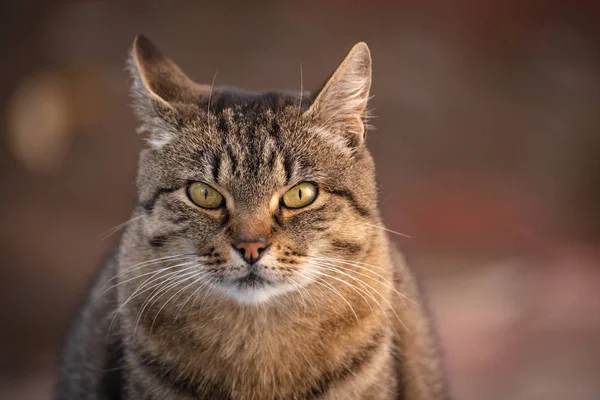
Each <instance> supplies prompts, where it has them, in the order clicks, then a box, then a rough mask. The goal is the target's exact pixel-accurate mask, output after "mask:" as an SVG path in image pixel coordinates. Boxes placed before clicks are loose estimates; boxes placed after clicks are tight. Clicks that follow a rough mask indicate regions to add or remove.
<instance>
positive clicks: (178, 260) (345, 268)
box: [55, 35, 449, 400]
mask: <svg viewBox="0 0 600 400" xmlns="http://www.w3.org/2000/svg"><path fill="white" fill-rule="evenodd" d="M128 66H129V70H130V71H131V74H132V77H133V84H132V96H133V99H134V110H135V113H136V114H137V116H138V118H139V119H140V121H141V128H140V130H141V131H143V132H145V134H146V135H147V136H146V137H147V146H145V148H144V149H143V150H142V151H141V154H140V160H139V169H138V176H137V189H138V202H137V205H136V206H135V207H134V210H133V215H132V219H131V221H130V222H129V224H128V225H127V226H126V228H125V230H124V232H123V235H122V237H121V239H120V242H119V244H118V246H117V248H116V249H115V250H114V252H113V253H112V254H111V255H110V256H109V257H108V258H107V260H106V262H105V264H104V266H103V267H102V268H101V269H100V271H99V272H98V275H97V277H96V279H95V281H94V283H93V286H92V288H91V290H90V293H89V295H88V300H87V301H86V302H85V304H84V306H83V308H82V310H81V311H80V313H79V315H78V317H77V318H76V320H75V322H74V324H73V326H72V328H71V331H70V333H69V336H68V338H67V343H66V345H65V349H64V354H63V358H62V363H61V368H60V377H59V382H58V385H57V388H56V392H55V398H56V399H58V400H71V399H92V400H96V399H206V400H208V399H211V400H213V399H217V400H220V399H223V400H268V399H273V400H274V399H280V400H283V399H290V400H293V399H324V400H326V399H343V400H354V399H361V400H367V399H377V400H388V399H390V400H391V399H394V400H396V399H404V400H442V399H443V400H446V399H448V398H449V395H448V392H447V385H446V383H445V378H444V373H443V368H442V362H441V358H440V356H439V351H438V348H437V344H436V341H435V338H434V333H433V329H432V324H431V322H430V320H429V318H428V316H427V314H426V312H425V307H424V305H423V302H422V301H421V300H420V294H419V290H418V287H417V284H416V282H415V280H414V278H413V276H412V274H411V272H410V270H409V268H408V267H407V265H406V264H405V263H404V260H403V257H402V256H401V254H400V253H399V252H397V251H396V250H395V249H394V247H393V245H392V244H391V242H390V240H389V238H388V237H387V234H386V231H385V229H382V227H383V225H382V220H381V217H380V212H379V210H378V200H377V187H376V183H375V170H374V163H373V159H372V157H371V155H370V153H369V151H368V149H367V147H366V145H365V139H366V133H367V127H368V125H367V118H368V115H367V114H368V111H367V102H368V99H369V91H370V86H371V55H370V51H369V48H368V47H367V45H366V44H365V43H358V44H357V45H355V46H354V47H353V48H352V50H351V51H350V52H349V54H348V55H347V57H346V58H345V59H344V61H343V62H342V63H341V65H340V66H339V67H338V68H337V70H336V71H335V72H334V73H333V75H332V76H331V77H330V78H329V79H328V80H327V81H326V83H325V84H324V85H323V86H322V87H321V88H320V89H319V90H317V91H315V92H314V93H312V94H309V93H304V92H302V91H301V93H285V92H264V93H253V92H245V91H242V90H238V89H232V88H225V87H223V88H220V87H214V82H213V85H201V84H197V83H195V82H193V81H192V80H191V79H190V78H188V77H187V75H185V74H184V72H182V70H181V69H180V68H179V67H178V66H177V65H176V64H175V63H174V62H173V61H171V60H170V59H169V58H167V57H165V56H163V55H162V53H161V52H160V51H159V50H158V49H157V48H156V47H155V45H153V44H152V43H151V42H150V41H149V40H148V39H147V38H146V37H145V36H143V35H140V36H138V37H137V38H136V39H135V41H134V45H133V49H132V51H131V56H130V59H129V62H128Z"/></svg>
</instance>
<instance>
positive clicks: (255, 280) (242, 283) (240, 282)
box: [233, 269, 273, 289]
mask: <svg viewBox="0 0 600 400" xmlns="http://www.w3.org/2000/svg"><path fill="white" fill-rule="evenodd" d="M233 282H234V283H235V284H236V285H237V286H238V288H239V289H258V288H262V287H265V286H270V285H272V284H273V282H272V281H271V280H270V279H268V278H266V277H264V276H263V275H261V274H260V273H259V272H258V270H256V269H250V270H249V271H248V273H247V274H246V275H244V276H242V277H239V278H236V279H234V280H233Z"/></svg>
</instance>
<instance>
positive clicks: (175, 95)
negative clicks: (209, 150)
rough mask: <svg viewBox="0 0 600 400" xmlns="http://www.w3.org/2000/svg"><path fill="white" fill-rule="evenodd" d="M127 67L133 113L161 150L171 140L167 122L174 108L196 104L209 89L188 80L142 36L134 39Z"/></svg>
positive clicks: (171, 131) (154, 144)
mask: <svg viewBox="0 0 600 400" xmlns="http://www.w3.org/2000/svg"><path fill="white" fill-rule="evenodd" d="M128 67H129V70H130V72H131V77H132V79H133V83H132V86H131V93H132V97H133V102H134V104H133V105H134V110H135V112H136V114H137V116H138V118H139V119H140V120H141V122H142V126H141V127H140V130H141V131H142V132H147V133H149V134H150V137H149V138H148V142H149V143H150V144H151V145H153V146H154V147H160V146H162V145H164V144H166V143H168V142H169V141H170V140H171V139H172V138H173V135H174V132H173V131H174V130H173V127H172V124H171V123H170V120H172V119H173V115H174V114H175V110H176V108H177V107H178V106H179V105H182V104H186V103H188V104H189V103H193V102H194V101H197V100H198V99H199V98H200V97H202V96H203V95H206V94H208V92H209V91H210V87H209V86H207V85H199V84H197V83H195V82H194V81H192V80H191V79H190V78H188V76H187V75H186V74H185V73H184V72H183V71H182V70H181V69H180V68H179V67H178V66H177V65H176V64H175V63H174V62H173V61H171V60H170V59H169V58H167V57H165V56H164V55H163V54H162V53H161V52H160V50H159V49H158V48H157V47H156V46H155V45H154V44H153V43H152V42H151V41H150V40H149V39H148V38H147V37H145V36H144V35H139V36H137V37H136V38H135V40H134V42H133V47H132V49H131V55H130V57H129V60H128Z"/></svg>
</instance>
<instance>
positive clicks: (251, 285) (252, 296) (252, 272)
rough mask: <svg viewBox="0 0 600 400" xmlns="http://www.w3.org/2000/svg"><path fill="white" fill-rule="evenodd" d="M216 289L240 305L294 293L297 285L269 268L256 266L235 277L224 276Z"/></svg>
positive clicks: (240, 272) (249, 267) (248, 267)
mask: <svg viewBox="0 0 600 400" xmlns="http://www.w3.org/2000/svg"><path fill="white" fill-rule="evenodd" d="M215 287H216V288H217V289H219V290H221V291H222V292H224V293H226V294H227V295H229V296H231V297H233V298H234V299H236V300H237V301H239V302H240V303H246V304H257V303H262V302H264V301H266V300H268V299H270V298H272V297H274V296H277V295H280V294H283V293H286V292H289V291H292V290H294V289H295V288H296V285H295V284H293V283H291V282H287V281H286V280H285V279H282V278H281V276H278V275H277V274H273V273H272V271H271V269H270V268H268V267H267V266H264V265H259V264H256V265H252V266H247V267H246V268H243V272H242V271H239V273H238V274H235V275H234V276H232V275H229V276H223V277H222V278H221V279H219V281H218V283H217V284H216V285H215Z"/></svg>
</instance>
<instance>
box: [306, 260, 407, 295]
mask: <svg viewBox="0 0 600 400" xmlns="http://www.w3.org/2000/svg"><path fill="white" fill-rule="evenodd" d="M307 258H309V259H315V260H321V261H332V262H339V263H341V264H345V265H350V266H353V267H356V268H361V269H364V270H367V271H369V272H371V273H372V274H375V275H377V276H378V277H379V278H381V279H383V280H384V281H385V282H386V283H387V284H388V285H390V286H389V288H390V289H391V290H393V291H394V293H396V294H397V295H398V296H400V297H402V298H403V299H406V300H408V301H410V302H411V303H413V304H417V303H416V302H415V301H414V300H412V299H411V298H410V297H408V296H406V295H405V294H403V293H401V292H399V291H398V290H397V289H396V287H395V285H394V284H393V283H392V282H390V281H389V280H388V279H386V278H385V277H384V276H382V275H381V274H378V273H377V272H375V271H373V270H372V269H371V268H377V269H382V268H381V267H380V266H377V265H372V264H367V263H362V262H358V261H349V260H344V259H342V258H332V257H314V256H307ZM367 267H371V268H367Z"/></svg>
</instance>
